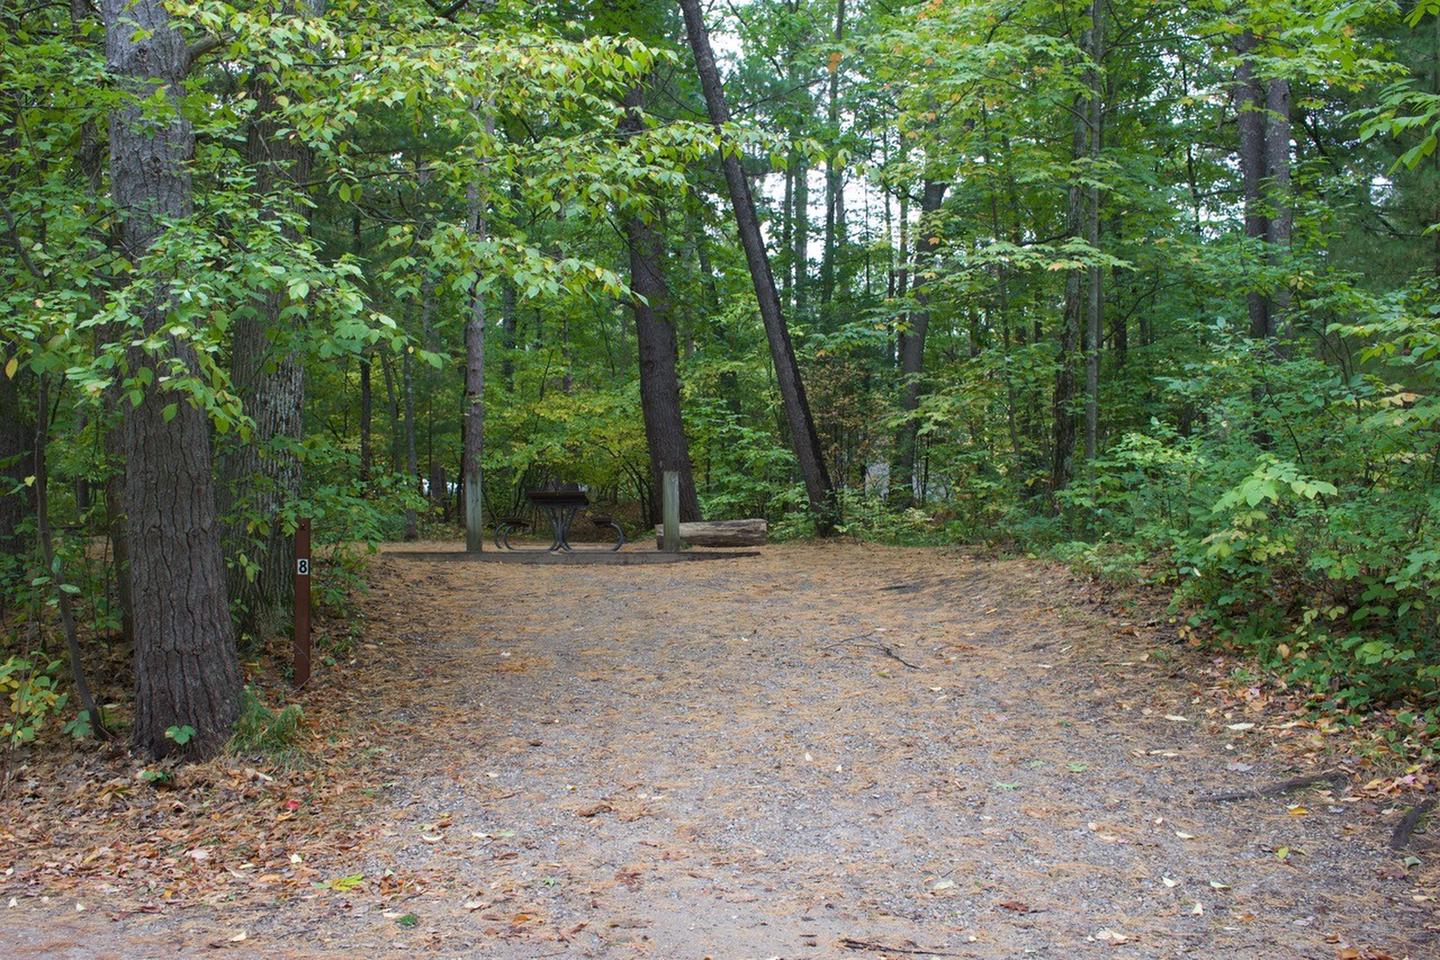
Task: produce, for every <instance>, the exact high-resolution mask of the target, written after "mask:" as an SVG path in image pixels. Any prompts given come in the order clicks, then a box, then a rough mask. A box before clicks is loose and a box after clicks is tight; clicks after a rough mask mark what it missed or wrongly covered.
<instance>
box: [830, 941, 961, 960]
mask: <svg viewBox="0 0 1440 960" xmlns="http://www.w3.org/2000/svg"><path fill="white" fill-rule="evenodd" d="M840 946H842V947H844V948H845V949H846V950H874V951H877V952H879V953H914V954H919V955H921V956H926V957H963V956H967V954H963V953H947V952H945V951H944V950H931V949H929V948H926V947H893V946H890V945H889V944H885V943H875V942H874V941H871V940H856V939H855V938H854V937H841V938H840Z"/></svg>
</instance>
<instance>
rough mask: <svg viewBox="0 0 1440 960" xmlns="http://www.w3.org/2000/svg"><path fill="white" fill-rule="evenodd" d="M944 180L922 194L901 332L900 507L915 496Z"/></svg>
mask: <svg viewBox="0 0 1440 960" xmlns="http://www.w3.org/2000/svg"><path fill="white" fill-rule="evenodd" d="M945 187H946V185H945V184H943V183H936V182H935V181H933V180H926V181H925V188H924V192H923V193H922V194H921V197H920V226H919V229H920V236H921V237H923V238H924V240H923V241H922V242H921V243H919V244H917V245H916V251H915V254H916V256H915V259H916V263H915V270H914V274H915V279H914V286H913V287H912V288H911V289H912V290H913V291H914V294H915V303H916V309H915V311H914V312H913V313H911V315H910V322H909V329H908V330H905V329H901V330H900V331H899V334H898V339H899V344H898V345H899V348H900V349H899V352H900V411H901V413H902V414H904V415H905V419H904V420H903V421H902V422H901V424H900V427H899V429H898V430H897V431H896V433H895V458H894V461H893V462H892V463H891V465H890V489H889V500H890V502H891V503H892V504H893V505H895V506H897V507H902V508H903V507H908V506H910V505H911V504H912V503H913V502H914V499H915V447H916V444H917V442H918V440H919V432H920V424H919V423H918V422H917V421H916V420H915V417H914V414H915V412H916V411H917V410H919V409H920V392H921V384H920V375H921V373H922V371H923V370H924V369H925V334H926V333H927V331H928V330H929V329H930V311H929V309H928V307H927V300H928V294H927V292H926V290H925V281H926V279H927V277H926V274H927V273H928V272H929V271H928V270H927V269H926V267H927V266H932V264H928V263H925V262H923V261H922V257H923V258H924V260H927V261H928V260H933V259H934V257H935V252H936V250H937V249H938V248H939V245H940V237H939V227H938V226H937V225H936V224H935V223H934V222H933V220H934V216H935V213H936V212H937V211H939V209H940V203H941V201H942V200H944V198H945Z"/></svg>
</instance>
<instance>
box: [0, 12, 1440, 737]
mask: <svg viewBox="0 0 1440 960" xmlns="http://www.w3.org/2000/svg"><path fill="white" fill-rule="evenodd" d="M1437 135H1440V4H1436V3H1435V2H1433V0H1418V2H1416V0H1402V2H1398V3H1397V2H1388V0H1262V2H1256V3H1233V2H1228V0H1207V2H1200V3H1177V2H1168V0H925V2H911V0H848V2H847V0H733V2H715V3H700V2H698V0H683V2H681V3H679V4H678V5H677V4H670V3H660V2H652V0H627V2H613V3H599V2H593V3H592V2H586V0H575V2H564V0H559V2H547V0H531V2H526V3H520V2H511V0H488V2H487V0H453V2H448V3H446V2H440V0H390V2H385V3H378V2H374V0H265V2H257V3H251V4H246V3H238V2H225V0H167V2H162V0H98V2H91V0H69V2H68V3H67V2H57V0H39V2H30V0H4V3H3V5H0V171H3V187H0V272H3V276H4V293H3V306H0V368H3V371H0V484H3V489H0V617H3V638H0V639H3V642H0V689H3V690H4V691H5V693H6V699H7V705H8V708H7V710H5V711H0V721H3V726H0V730H3V732H4V737H5V740H6V743H5V748H6V750H7V752H8V751H14V750H20V749H25V748H27V745H29V744H31V742H32V741H35V740H36V737H37V735H38V733H39V732H40V731H42V729H43V730H45V731H49V732H51V733H57V732H58V731H59V730H60V729H61V728H63V730H64V731H65V733H66V734H69V735H72V736H74V737H75V738H78V739H81V740H84V739H89V738H97V737H106V736H119V737H121V738H122V739H123V738H125V737H128V738H129V740H130V742H131V743H132V744H133V745H134V747H135V748H136V749H137V750H138V751H139V752H140V753H141V754H143V755H148V756H156V757H163V756H166V755H170V754H178V755H183V756H186V757H190V758H203V757H206V756H209V755H212V754H214V753H216V752H217V751H219V750H221V749H222V748H223V747H224V746H225V744H226V743H227V742H228V740H229V738H230V736H231V733H232V728H233V725H234V723H235V720H236V717H237V716H238V715H239V712H240V711H241V704H242V700H243V699H244V696H243V690H242V688H244V687H245V685H246V683H247V676H248V675H249V673H250V672H253V669H254V668H253V663H254V662H255V661H256V658H257V657H260V656H262V655H263V652H264V651H265V650H266V649H267V646H266V645H267V643H269V642H271V641H272V640H274V639H275V638H277V637H283V636H285V635H286V634H287V633H288V631H289V629H290V604H291V584H292V577H291V568H292V559H291V558H292V554H291V549H292V537H293V535H294V533H295V530H296V527H297V524H298V522H299V520H300V519H301V518H306V519H309V520H311V521H312V523H313V528H314V531H315V533H314V535H315V538H316V541H317V544H318V547H317V550H318V552H317V561H316V563H317V577H316V586H315V590H316V594H317V602H318V603H319V604H320V605H321V608H322V610H330V611H333V613H332V616H333V617H336V618H341V619H343V617H344V616H345V613H344V611H345V610H346V609H347V607H346V605H347V604H348V603H350V602H352V598H353V596H354V595H355V594H356V593H357V592H358V591H361V590H363V588H364V584H365V582H366V580H367V576H368V573H367V571H368V569H369V568H368V562H369V561H368V559H367V558H368V557H369V556H370V554H369V552H368V547H369V546H370V545H373V544H378V543H381V542H384V541H395V540H413V539H416V538H420V537H422V536H423V537H425V538H427V539H455V538H457V537H460V536H461V535H462V530H463V531H464V535H465V536H466V537H467V539H468V543H469V546H470V548H471V549H473V550H480V549H489V547H488V545H487V542H488V539H489V536H490V534H489V531H490V530H491V529H492V528H493V525H494V523H495V522H496V520H498V519H499V518H503V517H509V516H513V515H518V514H522V513H524V512H525V511H526V510H527V509H528V506H527V504H526V502H525V491H527V490H530V489H535V488H539V487H542V486H545V485H547V484H551V483H557V482H564V483H576V484H580V485H583V486H584V488H585V489H586V490H588V491H589V493H590V496H591V498H592V499H594V500H595V501H596V502H597V503H601V504H604V505H605V506H606V509H608V510H609V511H610V513H611V514H613V515H614V516H615V517H617V518H619V522H620V523H621V524H622V525H624V526H625V527H627V528H628V529H629V530H630V532H631V533H632V535H633V534H635V533H636V532H637V531H648V529H649V527H650V524H652V523H653V522H655V521H656V520H657V519H658V514H659V488H660V483H659V478H660V475H661V472H662V471H664V470H670V469H673V470H677V471H679V472H680V474H681V496H680V509H681V513H682V519H685V520H697V519H700V518H702V517H703V518H706V519H729V518H746V517H755V518H765V519H767V520H768V521H769V523H770V525H771V530H772V534H773V536H774V537H775V538H776V539H779V540H803V539H807V538H820V539H829V538H838V539H844V540H856V539H858V540H860V541H866V542H885V543H901V544H912V545H944V546H955V545H985V546H987V547H990V548H993V549H996V550H999V551H1002V552H1008V553H1019V554H1027V553H1028V554H1031V555H1034V556H1039V557H1043V558H1048V559H1051V560H1057V561H1060V562H1063V563H1067V564H1070V565H1072V566H1074V567H1076V568H1078V569H1080V570H1081V571H1084V572H1086V573H1088V574H1090V575H1093V576H1095V577H1097V578H1100V580H1101V581H1102V582H1105V583H1111V584H1116V585H1117V586H1118V585H1127V586H1133V585H1141V586H1143V587H1144V588H1146V589H1151V590H1155V591H1159V593H1160V595H1161V596H1163V597H1164V598H1165V599H1167V600H1168V601H1169V602H1170V603H1171V608H1170V609H1171V611H1172V613H1173V614H1174V616H1175V617H1176V618H1177V619H1178V622H1179V629H1180V630H1181V632H1182V633H1183V634H1185V635H1186V636H1191V635H1193V636H1197V637H1203V638H1205V642H1206V643H1213V644H1217V645H1220V646H1221V647H1223V648H1225V649H1230V650H1241V651H1244V653H1245V656H1246V657H1247V658H1248V662H1249V664H1250V667H1249V668H1248V669H1251V670H1253V671H1254V674H1255V676H1257V677H1260V676H1263V677H1268V678H1270V680H1269V682H1273V683H1277V684H1280V685H1281V686H1282V687H1284V688H1286V689H1290V690H1294V691H1300V692H1301V694H1302V696H1303V697H1304V698H1305V700H1306V703H1308V704H1309V706H1310V707H1311V708H1313V709H1317V710H1322V711H1328V712H1329V713H1331V714H1332V715H1336V716H1340V717H1342V718H1350V719H1353V720H1354V721H1355V722H1357V723H1358V722H1363V720H1364V718H1365V717H1366V716H1370V715H1373V716H1378V717H1381V718H1383V720H1384V734H1383V735H1384V737H1385V738H1386V740H1387V742H1388V745H1389V747H1390V748H1392V749H1394V750H1396V751H1398V752H1399V753H1400V754H1401V755H1409V756H1422V757H1423V756H1429V757H1433V750H1434V744H1435V741H1436V736H1437V731H1440V701H1437V696H1440V629H1437V625H1440V621H1437V617H1440V541H1437V538H1436V524H1437V522H1440V476H1437V469H1440V394H1437V386H1440V383H1437V378H1440V229H1437V227H1440V153H1437V151H1436V143H1437ZM112 674H113V675H112ZM87 679H88V682H87ZM117 684H122V685H123V686H125V687H128V693H127V694H126V695H125V696H124V697H123V698H122V699H123V701H124V702H121V703H119V704H118V706H117V707H116V708H115V709H114V710H111V711H109V713H110V714H111V715H109V716H107V715H106V711H105V710H103V709H102V708H103V707H104V702H103V701H104V700H105V699H106V698H104V697H102V698H99V699H98V700H97V697H96V695H95V694H94V693H93V692H92V688H94V687H96V686H100V687H104V688H106V689H107V690H113V689H116V685H117ZM107 696H108V695H107ZM47 724H48V726H47ZM42 739H43V737H42Z"/></svg>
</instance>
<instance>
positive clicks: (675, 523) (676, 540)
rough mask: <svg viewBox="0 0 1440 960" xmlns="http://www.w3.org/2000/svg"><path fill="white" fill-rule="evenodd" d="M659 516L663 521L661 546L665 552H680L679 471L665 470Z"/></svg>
mask: <svg viewBox="0 0 1440 960" xmlns="http://www.w3.org/2000/svg"><path fill="white" fill-rule="evenodd" d="M660 510H661V517H662V518H663V519H664V521H665V528H664V538H663V546H662V548H661V549H663V550H665V551H666V552H667V553H679V552H680V471H678V470H666V471H665V483H664V489H663V491H662V499H661V502H660Z"/></svg>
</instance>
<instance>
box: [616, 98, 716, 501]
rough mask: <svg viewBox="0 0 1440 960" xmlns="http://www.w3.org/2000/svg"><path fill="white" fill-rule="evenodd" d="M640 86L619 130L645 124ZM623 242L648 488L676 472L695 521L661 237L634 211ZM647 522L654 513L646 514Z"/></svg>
mask: <svg viewBox="0 0 1440 960" xmlns="http://www.w3.org/2000/svg"><path fill="white" fill-rule="evenodd" d="M643 101H644V88H643V87H640V86H636V87H634V88H632V89H631V90H630V92H629V94H628V95H627V96H626V97H625V107H626V114H625V118H624V120H623V121H621V130H622V131H623V132H624V134H625V135H626V136H635V135H636V134H638V133H640V132H641V131H642V130H643V129H644V126H645V121H644V118H643V116H642V115H641V112H640V111H641V108H642V106H643ZM625 240H626V244H627V245H628V247H629V252H630V289H631V290H632V291H634V293H635V294H636V296H635V297H633V298H632V299H631V301H630V307H631V309H632V310H633V311H634V313H635V340H636V343H637V344H638V347H639V353H640V409H641V412H642V413H643V415H644V418H645V439H646V441H647V445H648V447H649V451H650V485H651V486H650V488H651V489H652V490H659V489H660V488H661V483H662V481H663V479H664V476H665V471H666V470H674V471H676V472H678V473H679V475H680V519H681V520H682V521H685V520H699V519H700V500H699V498H698V497H697V496H696V493H695V474H694V469H693V467H692V466H691V463H690V443H689V440H688V439H687V438H686V436H685V420H684V417H683V416H682V415H681V412H680V377H679V375H678V373H677V372H676V369H675V354H676V345H675V324H674V322H673V320H672V313H671V301H670V288H669V286H668V285H667V284H666V283H665V274H664V270H663V267H662V263H663V254H662V247H661V241H660V235H659V233H658V232H657V231H656V230H655V228H654V227H653V226H652V225H651V224H650V223H648V222H647V221H646V220H645V219H644V218H643V217H642V216H640V215H639V214H635V213H632V214H630V215H629V216H627V217H626V219H625ZM650 519H651V520H656V519H658V517H655V516H651V518H650Z"/></svg>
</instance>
